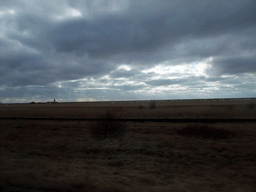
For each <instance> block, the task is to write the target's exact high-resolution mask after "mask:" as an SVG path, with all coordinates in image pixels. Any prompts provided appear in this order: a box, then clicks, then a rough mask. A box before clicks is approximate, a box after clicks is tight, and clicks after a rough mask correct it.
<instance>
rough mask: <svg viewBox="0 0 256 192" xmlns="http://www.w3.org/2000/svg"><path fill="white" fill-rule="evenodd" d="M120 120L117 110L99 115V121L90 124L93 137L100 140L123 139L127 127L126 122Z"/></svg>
mask: <svg viewBox="0 0 256 192" xmlns="http://www.w3.org/2000/svg"><path fill="white" fill-rule="evenodd" d="M120 118H121V117H120V115H118V114H117V112H116V111H115V109H112V110H109V111H107V112H106V113H105V114H103V115H99V116H98V118H97V121H93V122H91V124H90V131H91V135H92V137H93V138H95V139H98V140H103V139H107V138H119V137H122V136H123V135H124V134H125V132H126V129H127V126H126V122H124V121H122V119H120Z"/></svg>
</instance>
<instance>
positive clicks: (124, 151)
mask: <svg viewBox="0 0 256 192" xmlns="http://www.w3.org/2000/svg"><path fill="white" fill-rule="evenodd" d="M255 103H256V100H255V99H250V100H232V101H231V100H226V101H221V100H216V101H214V100H207V101H204V100H203V101H200V100H185V101H165V102H160V101H156V103H155V107H154V108H152V107H150V101H146V102H114V103H112V102H98V103H51V104H50V103H47V104H37V103H35V104H32V103H31V104H9V105H0V191H34V192H35V191H38V192H39V191H120V192H121V191H237V192H238V191H249V192H250V191H251V192H254V191H256V184H255V180H256V161H255V159H256V122H253V121H251V122H249V121H248V122H243V123H241V122H240V123H239V122H235V120H236V119H249V120H255V119H256V106H255ZM106 111H111V112H112V113H114V114H116V115H117V117H118V118H120V119H127V120H129V119H143V121H141V122H139V121H138V122H133V121H127V122H126V126H127V131H126V132H125V134H124V136H123V137H120V138H117V139H104V140H95V139H94V138H92V135H91V132H90V128H91V125H92V124H91V120H90V119H95V120H97V118H99V117H100V115H101V114H105V113H106ZM12 118H13V119H12ZM46 118H48V119H46ZM51 118H52V120H51ZM28 119H29V120H28ZM54 119H61V120H60V121H58V120H54ZM70 119H74V120H73V121H70ZM76 119H79V120H76ZM83 119H84V120H83ZM150 119H165V120H166V119H180V120H183V119H193V120H198V119H205V120H206V119H233V120H234V122H232V121H231V122H228V123H218V122H215V123H203V124H202V123H196V121H195V122H194V123H193V121H192V123H184V122H176V123H170V122H164V121H163V122H161V121H160V122H150V121H147V120H150ZM98 120H99V119H98ZM99 121H100V120H99ZM205 130H207V131H205Z"/></svg>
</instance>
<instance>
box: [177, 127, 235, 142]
mask: <svg viewBox="0 0 256 192" xmlns="http://www.w3.org/2000/svg"><path fill="white" fill-rule="evenodd" d="M177 134H178V135H183V136H192V137H198V138H202V139H226V138H228V137H230V136H233V135H234V133H233V132H231V131H229V130H224V129H218V128H214V127H212V126H209V125H200V124H196V125H188V126H186V127H184V128H183V129H180V130H178V131H177Z"/></svg>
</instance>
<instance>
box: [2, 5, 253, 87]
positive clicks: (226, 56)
mask: <svg viewBox="0 0 256 192" xmlns="http://www.w3.org/2000/svg"><path fill="white" fill-rule="evenodd" d="M71 14H73V16H72V17H71ZM79 14H81V16H80V17H76V16H78V15H79ZM0 49H1V52H0V87H1V86H10V87H16V86H29V85H45V86H48V85H50V84H51V83H54V82H58V81H68V80H76V79H82V78H86V77H95V78H99V77H100V76H103V75H107V74H109V75H110V77H111V78H122V77H123V78H131V79H133V80H137V81H138V82H144V83H145V85H146V84H147V85H151V86H159V85H165V84H167V85H168V84H175V83H178V84H187V85H189V81H188V79H184V78H183V79H182V77H180V79H179V80H170V79H162V80H152V79H149V76H145V79H144V80H143V78H142V76H143V74H141V72H140V71H141V70H143V69H146V68H149V67H153V66H155V65H157V64H159V63H162V62H165V61H168V64H166V65H180V64H189V63H192V62H202V61H208V63H209V64H210V65H211V66H212V67H211V68H209V69H207V71H206V72H207V75H208V76H209V77H208V80H209V78H220V77H219V76H221V75H225V74H227V75H239V74H240V75H241V74H243V73H251V74H255V71H256V67H255V66H256V63H255V61H256V56H255V55H256V1H251V0H243V1H242V0H232V1H231V0H226V1H221V0H216V1H205V0H192V1H191V0H184V1H169V0H162V1H154V0H150V1H148V0H147V1H146V0H140V1H138V0H137V1H136V0H120V1H111V0H109V1H94V0H90V1H83V0H64V1H38V0H34V1H30V0H19V1H17V0H8V1H5V0H0ZM209 58H212V59H211V60H209ZM122 64H126V65H130V66H132V70H130V71H126V70H121V69H117V68H118V66H120V65H122ZM140 77H141V78H140ZM147 78H148V79H147ZM190 81H194V82H198V83H199V84H200V81H201V79H198V78H195V79H190ZM203 81H207V79H203ZM125 86H126V87H124V89H126V90H132V88H131V87H130V85H125Z"/></svg>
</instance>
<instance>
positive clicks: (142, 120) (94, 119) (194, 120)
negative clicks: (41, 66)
mask: <svg viewBox="0 0 256 192" xmlns="http://www.w3.org/2000/svg"><path fill="white" fill-rule="evenodd" d="M0 120H31V121H33V120H34V121H102V120H105V121H130V122H171V123H172V122H173V123H176V122H177V123H218V122H219V123H240V122H241V123H243V122H256V119H98V118H26V117H0Z"/></svg>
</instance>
